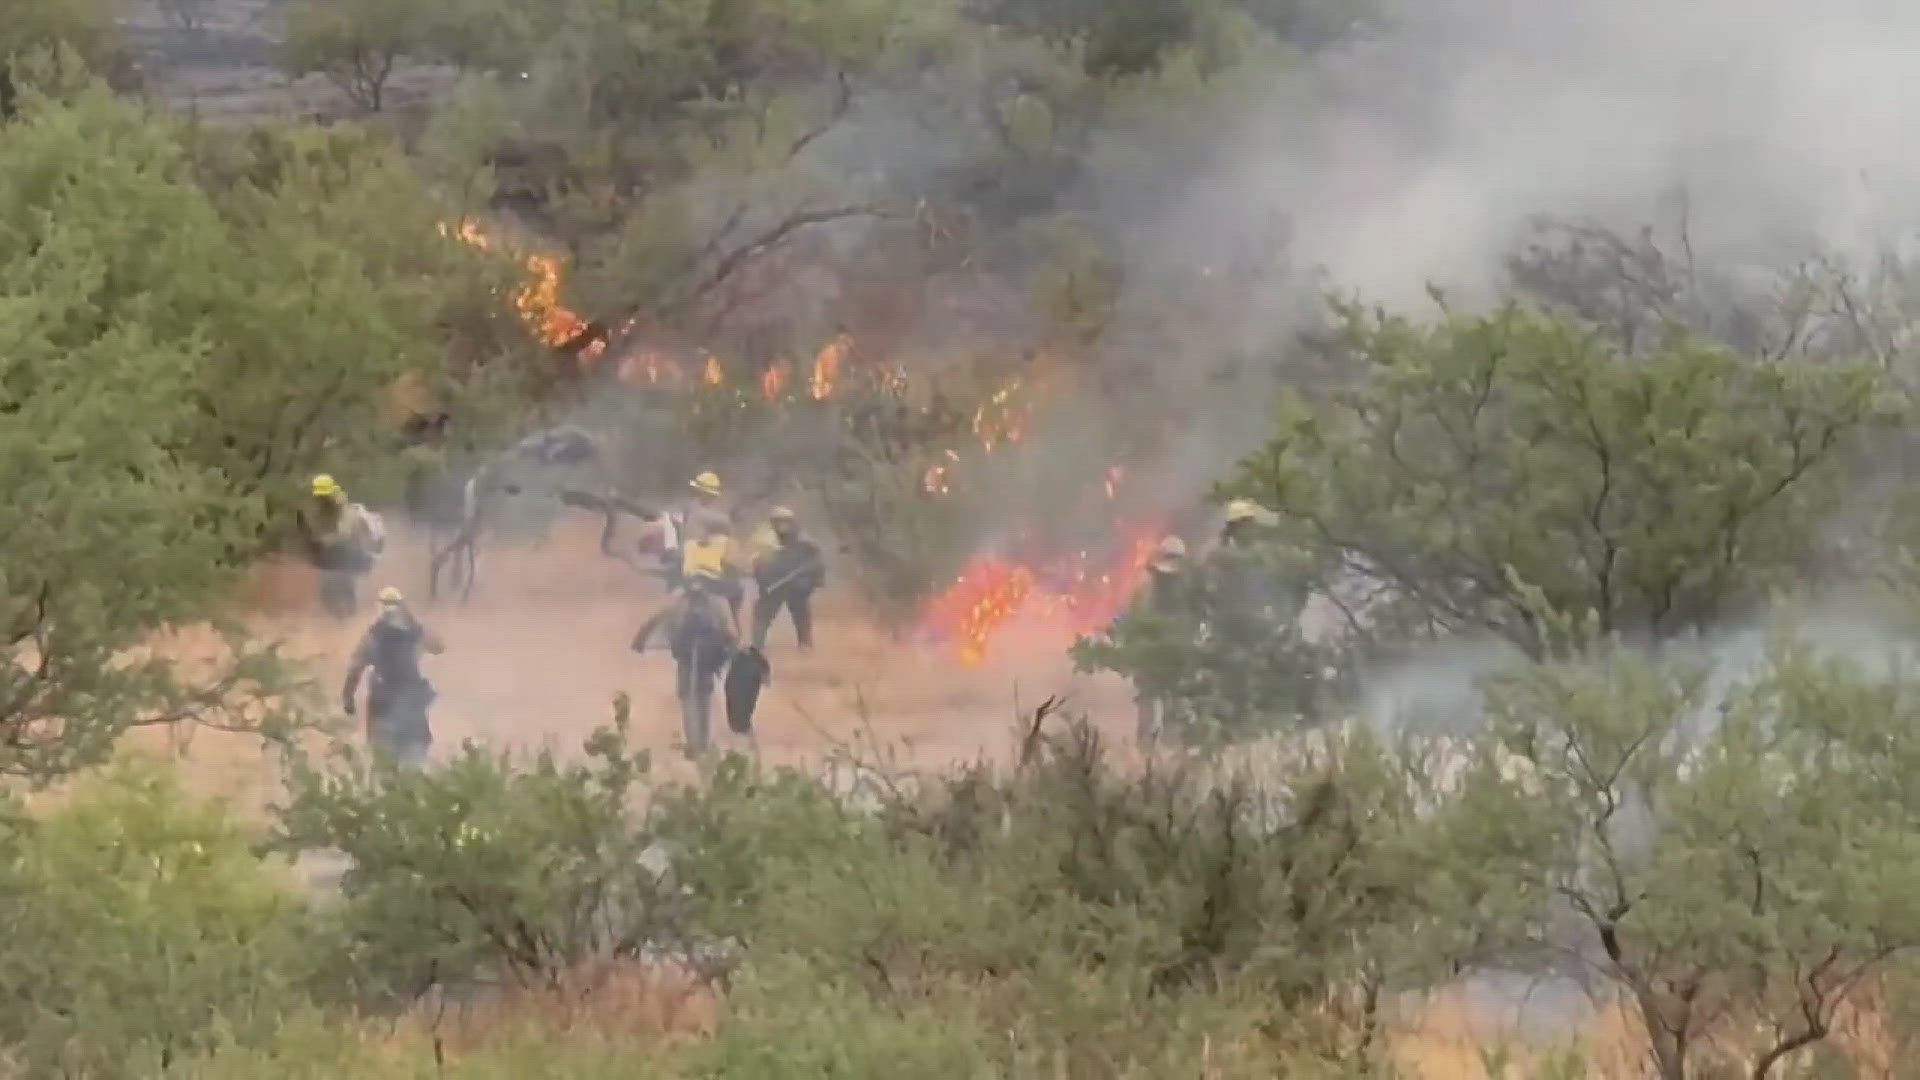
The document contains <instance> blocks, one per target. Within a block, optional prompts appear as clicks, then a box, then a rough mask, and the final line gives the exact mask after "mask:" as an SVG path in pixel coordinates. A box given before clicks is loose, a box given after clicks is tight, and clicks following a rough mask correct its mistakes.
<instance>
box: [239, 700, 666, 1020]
mask: <svg viewBox="0 0 1920 1080" xmlns="http://www.w3.org/2000/svg"><path fill="white" fill-rule="evenodd" d="M627 724H628V712H627V702H626V699H625V698H624V697H622V698H621V699H620V700H619V701H618V702H617V703H616V709H615V718H614V723H613V725H612V726H611V727H608V728H603V729H601V730H600V731H598V732H596V733H595V734H594V736H593V737H592V738H591V739H589V740H588V741H587V743H586V745H585V750H586V760H585V761H583V762H580V763H577V764H562V763H561V762H560V761H558V760H557V759H556V758H555V756H554V755H553V753H552V752H551V751H542V752H541V753H540V754H538V755H537V756H535V757H534V758H533V759H532V760H530V761H526V762H519V761H516V760H515V759H514V757H513V756H512V755H511V754H506V753H501V754H494V753H490V752H488V751H485V750H482V749H480V748H478V747H475V746H473V745H471V744H469V745H468V746H467V747H466V748H465V749H464V751H463V752H462V753H461V754H460V755H459V756H457V757H456V758H454V759H453V760H452V761H450V762H448V763H447V764H446V765H445V766H443V767H440V768H436V769H434V770H432V771H430V772H414V771H410V770H407V769H405V768H403V767H401V766H398V765H395V764H393V763H391V762H385V761H380V760H374V761H371V762H369V761H365V760H362V759H361V758H360V757H359V756H358V755H357V754H355V753H354V752H352V751H351V750H342V751H340V752H339V753H340V757H339V758H338V759H337V760H336V761H335V762H334V764H333V765H332V767H329V768H320V767H316V766H314V765H312V764H311V763H308V762H304V761H300V760H295V762H294V765H293V770H292V776H291V780H290V787H289V795H288V798H287V801H286V802H285V804H284V805H282V806H281V807H279V808H278V811H277V813H278V818H279V825H278V834H277V836H276V837H275V841H274V843H275V846H277V847H279V848H281V849H283V850H288V851H296V852H299V851H316V850H337V851H339V852H341V853H344V854H345V856H346V857H347V858H348V859H349V860H350V862H351V869H350V870H348V871H347V873H346V875H345V877H344V878H343V879H342V881H341V890H342V892H343V893H344V896H345V901H346V903H345V906H344V909H343V911H342V912H341V918H342V919H343V920H344V922H345V932H346V934H347V938H348V942H349V951H348V955H347V956H345V957H344V958H343V963H344V967H345V970H344V975H345V976H346V978H347V980H349V982H350V983H351V984H352V987H353V990H354V995H355V996H356V997H358V998H360V999H362V1000H369V1001H374V1002H388V1003H391V1002H394V1001H406V1000H410V999H412V998H414V997H417V996H418V995H420V994H422V993H424V992H425V991H427V990H428V989H429V988H431V987H432V986H434V985H436V984H446V985H452V986H456V987H457V986H459V985H461V984H463V983H468V982H471V981H472V980H474V979H476V978H479V977H482V976H494V977H499V978H505V979H510V980H512V981H516V982H520V983H541V982H549V981H552V980H555V979H558V978H559V977H560V976H561V975H562V973H564V972H566V971H567V970H569V969H572V968H574V967H576V966H578V965H579V964H581V963H583V962H585V961H589V960H600V959H615V958H624V957H636V956H640V955H642V954H643V953H649V952H652V951H656V950H657V951H665V952H667V953H670V954H673V953H677V952H680V951H682V947H683V946H686V945H687V944H688V942H687V940H686V937H685V934H686V930H687V927H686V925H685V923H684V921H683V919H682V918H681V908H682V905H681V904H680V902H679V900H678V899H677V893H676V891H675V890H674V889H673V888H672V886H671V885H670V883H669V880H668V877H667V874H666V872H665V871H666V867H665V866H664V865H663V864H662V863H661V861H660V857H659V854H658V851H659V849H657V848H654V845H655V841H656V839H657V837H656V835H655V832H654V830H653V829H652V827H651V825H650V824H649V822H648V819H647V818H646V817H645V816H644V815H638V816H636V815H635V814H634V813H633V810H632V799H633V797H634V796H635V795H637V794H638V791H639V789H638V785H639V784H640V783H641V781H642V780H644V778H645V777H646V775H647V770H648V767H649V761H648V757H647V755H646V754H645V753H644V752H643V753H640V754H637V755H636V754H631V753H629V751H628V743H627ZM650 849H653V850H651V851H650Z"/></svg>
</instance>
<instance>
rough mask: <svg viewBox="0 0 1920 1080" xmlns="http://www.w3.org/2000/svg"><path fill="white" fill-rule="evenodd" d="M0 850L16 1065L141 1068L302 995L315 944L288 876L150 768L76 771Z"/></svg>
mask: <svg viewBox="0 0 1920 1080" xmlns="http://www.w3.org/2000/svg"><path fill="white" fill-rule="evenodd" d="M0 844H4V862H3V863H0V940H4V941H5V942H6V943H7V944H6V947H5V949H4V951H0V997H4V999H5V1000H6V1001H7V1002H8V1006H7V1007H6V1008H5V1009H0V1042H4V1043H5V1044H7V1046H8V1047H9V1048H10V1050H11V1054H12V1057H13V1060H14V1062H15V1063H16V1064H17V1065H18V1066H19V1067H20V1068H22V1069H23V1070H25V1071H26V1072H27V1073H29V1074H31V1075H56V1074H57V1075H67V1076H89V1077H117V1076H125V1077H136V1076H141V1077H144V1076H153V1075H155V1074H156V1073H158V1072H159V1071H160V1070H162V1069H164V1068H166V1067H167V1066H169V1064H170V1063H173V1062H176V1061H178V1060H180V1059H181V1058H183V1057H184V1056H186V1055H188V1054H190V1053H192V1052H194V1051H196V1050H197V1049H199V1048H201V1047H204V1046H207V1045H209V1044H211V1043H212V1042H214V1041H215V1040H216V1039H219V1040H225V1041H228V1042H236V1043H240V1044H248V1043H252V1042H256V1041H259V1040H261V1039H262V1038H264V1037H265V1036H267V1035H268V1034H269V1033H270V1032H271V1031H272V1030H273V1028H274V1027H275V1026H276V1025H277V1024H278V1022H279V1021H280V1020H281V1019H282V1017H284V1016H285V1015H286V1014H287V1013H288V1012H289V1010H291V1009H293V1008H295V1007H297V1006H298V1005H299V1004H300V1003H301V1002H302V1001H303V999H304V997H303V995H304V992H305V989H306V985H305V983H306V980H307V979H308V978H309V977H310V974H311V966H310V964H309V961H310V959H311V958H312V956H313V955H314V953H313V946H314V944H315V943H314V942H313V941H312V940H311V930H310V928H309V927H308V925H307V924H306V922H305V920H304V919H303V917H302V908H301V905H300V903H299V900H298V898H297V897H296V895H295V894H294V892H293V891H292V889H291V888H290V887H289V882H288V881H287V880H285V879H284V878H283V877H282V876H281V875H280V874H278V873H276V872H274V871H273V870H272V869H271V868H270V867H268V866H266V865H265V864H263V863H262V862H261V861H260V860H259V859H258V858H257V857H256V856H255V855H254V854H253V853H252V851H251V850H250V849H249V846H248V845H249V841H248V838H247V837H246V836H245V835H244V834H243V833H242V832H241V831H240V830H239V829H238V828H237V827H236V826H235V825H234V824H233V822H232V821H230V820H229V819H228V818H227V816H226V815H225V814H224V813H223V812H222V811H221V810H220V809H219V808H218V807H215V806H211V805H206V804H200V803H196V802H193V801H190V800H189V799H187V798H186V797H185V796H183V795H182V794H181V792H180V790H179V788H178V787H177V786H176V784H175V783H174V782H173V781H172V780H171V779H169V778H168V776H167V774H166V773H165V772H163V771H161V770H159V769H157V768H152V767H144V766H136V765H121V766H118V767H116V768H115V769H113V770H112V771H110V772H108V773H106V774H104V775H101V776H98V777H94V778H90V779H89V780H87V781H86V782H84V783H82V784H81V785H79V787H78V788H77V789H76V790H75V791H74V792H73V794H72V801H71V802H69V803H67V804H66V805H65V806H63V807H62V808H61V809H59V810H57V811H55V812H53V813H51V814H48V815H46V816H45V817H43V818H39V819H33V820H29V819H26V818H24V817H15V818H13V819H11V820H9V822H8V823H7V826H6V831H5V835H4V838H0Z"/></svg>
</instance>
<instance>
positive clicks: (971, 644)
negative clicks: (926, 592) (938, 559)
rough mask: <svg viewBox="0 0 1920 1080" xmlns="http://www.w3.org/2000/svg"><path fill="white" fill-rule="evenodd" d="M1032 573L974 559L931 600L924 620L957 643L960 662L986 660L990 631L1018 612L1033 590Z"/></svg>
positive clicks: (990, 559)
mask: <svg viewBox="0 0 1920 1080" xmlns="http://www.w3.org/2000/svg"><path fill="white" fill-rule="evenodd" d="M1033 584H1034V576H1033V571H1032V570H1029V569H1027V568H1026V567H1024V566H1021V565H1019V564H1017V563H1012V562H1008V561H1006V560H1004V559H999V558H995V557H994V556H991V555H980V556H975V557H974V558H973V560H972V561H970V562H968V563H967V566H966V569H965V570H963V571H962V572H961V574H960V578H959V580H957V581H955V582H954V583H953V584H952V585H950V586H948V587H947V590H946V591H945V592H943V593H941V594H940V595H939V596H936V597H934V598H933V600H932V601H931V602H930V603H929V604H928V606H927V610H926V616H925V618H926V620H927V621H928V622H930V623H931V624H933V626H934V627H935V628H936V629H940V630H943V631H945V632H947V633H948V634H950V635H951V636H952V637H954V638H955V639H956V640H957V641H958V642H959V655H960V662H961V663H963V664H967V665H969V666H971V665H974V664H978V663H980V662H981V661H982V660H984V659H986V655H987V641H988V639H990V638H991V637H992V636H993V632H994V631H995V630H997V629H998V628H999V627H1000V624H1002V623H1004V622H1006V621H1007V620H1008V619H1009V618H1011V617H1012V616H1013V615H1014V614H1015V613H1016V612H1018V611H1019V610H1020V607H1021V605H1022V604H1024V603H1025V602H1026V599H1027V596H1028V594H1029V593H1031V592H1032V591H1033Z"/></svg>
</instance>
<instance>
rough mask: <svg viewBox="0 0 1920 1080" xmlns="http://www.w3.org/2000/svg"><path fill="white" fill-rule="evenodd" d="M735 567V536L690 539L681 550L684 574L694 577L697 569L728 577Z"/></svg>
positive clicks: (681, 567)
mask: <svg viewBox="0 0 1920 1080" xmlns="http://www.w3.org/2000/svg"><path fill="white" fill-rule="evenodd" d="M734 569H735V567H734V554H733V538H732V537H730V536H724V535H723V536H709V537H706V538H704V539H700V540H689V541H687V542H686V544H685V545H684V546H683V547H682V548H681V550H680V573H681V575H682V576H685V577H692V576H693V575H694V573H695V572H696V571H702V570H704V571H706V572H707V573H710V574H712V575H713V576H714V577H726V576H728V575H729V574H731V573H732V572H733V571H734Z"/></svg>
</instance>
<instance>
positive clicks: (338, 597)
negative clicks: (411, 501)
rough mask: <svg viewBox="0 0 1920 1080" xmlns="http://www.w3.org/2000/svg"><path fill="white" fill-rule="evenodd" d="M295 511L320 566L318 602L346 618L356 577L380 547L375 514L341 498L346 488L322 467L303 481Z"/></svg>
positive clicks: (382, 534) (382, 538) (381, 531)
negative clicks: (304, 493)
mask: <svg viewBox="0 0 1920 1080" xmlns="http://www.w3.org/2000/svg"><path fill="white" fill-rule="evenodd" d="M307 495H308V497H307V501H306V505H305V506H303V507H302V508H301V511H300V515H299V518H300V532H301V535H302V537H303V539H304V540H305V542H306V547H307V553H308V557H309V558H310V559H311V560H312V562H313V564H314V566H315V567H316V568H317V569H318V570H319V571H320V603H321V606H322V607H323V608H325V609H326V611H327V613H328V614H330V615H332V616H334V617H335V618H338V619H346V618H351V617H352V615H353V612H354V610H355V609H356V608H357V607H358V606H359V604H358V601H357V599H356V597H355V592H356V581H357V579H358V578H359V577H360V576H361V575H364V574H366V573H368V572H369V571H371V570H372V569H373V565H374V563H375V561H376V560H377V559H378V558H379V556H380V553H381V551H383V550H384V549H385V547H386V528H385V526H384V524H383V523H382V522H381V520H380V516H379V515H378V514H375V513H374V512H373V511H371V510H369V509H367V508H366V507H364V506H362V505H360V504H359V503H357V502H353V501H351V500H349V499H348V498H347V492H346V489H345V488H343V487H341V486H340V482H339V481H338V480H335V479H334V478H333V476H332V475H330V474H328V473H319V474H316V475H315V476H314V477H313V478H312V479H311V480H309V481H308V482H307Z"/></svg>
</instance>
